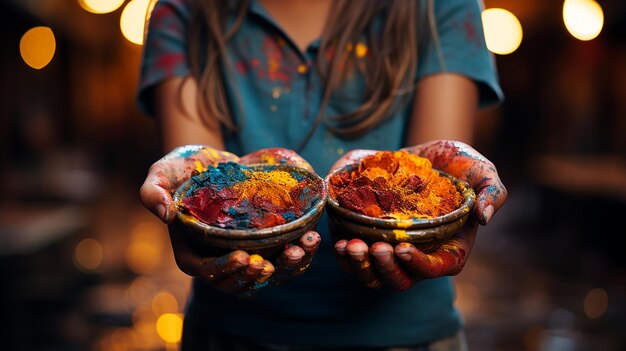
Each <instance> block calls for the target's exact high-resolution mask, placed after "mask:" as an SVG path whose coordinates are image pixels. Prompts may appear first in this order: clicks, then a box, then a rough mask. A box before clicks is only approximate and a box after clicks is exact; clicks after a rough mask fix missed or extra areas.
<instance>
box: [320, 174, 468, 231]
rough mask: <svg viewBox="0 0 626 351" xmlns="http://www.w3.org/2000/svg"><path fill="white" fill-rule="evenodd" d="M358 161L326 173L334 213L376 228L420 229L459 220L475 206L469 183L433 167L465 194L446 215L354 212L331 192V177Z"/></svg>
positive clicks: (330, 207) (328, 203) (330, 202)
mask: <svg viewBox="0 0 626 351" xmlns="http://www.w3.org/2000/svg"><path fill="white" fill-rule="evenodd" d="M358 165H359V164H358V163H351V164H347V165H344V166H342V167H339V168H337V169H334V170H332V171H331V172H329V173H328V175H326V177H325V178H324V183H326V184H327V186H328V188H329V189H328V199H327V201H326V202H327V205H328V208H329V209H331V212H333V214H334V215H336V216H337V215H338V216H341V217H344V218H348V219H349V220H351V221H353V222H356V223H359V224H362V225H364V226H369V227H375V228H387V229H407V230H410V229H419V228H429V227H434V226H438V225H442V224H447V223H450V222H454V221H457V220H459V219H461V218H463V217H464V216H466V215H467V214H468V213H469V212H470V211H471V210H472V208H473V207H474V204H475V202H476V193H475V192H474V190H473V189H472V187H471V186H470V185H469V183H468V182H467V181H465V180H462V179H460V178H457V177H454V176H452V175H450V174H449V173H447V172H444V171H442V170H439V169H436V168H433V169H434V170H435V171H437V172H438V173H439V174H440V175H442V176H444V177H446V178H448V179H450V180H451V181H452V183H453V184H454V185H455V186H456V188H457V190H458V191H459V192H460V193H461V195H462V196H463V202H462V203H461V205H460V206H459V207H458V208H457V209H455V210H453V211H451V212H449V213H446V214H445V215H442V216H439V217H434V218H407V219H386V218H378V217H370V216H366V215H363V214H360V213H358V212H354V211H352V210H349V209H347V208H344V207H341V206H340V205H339V203H338V202H337V201H336V200H335V199H334V198H333V197H332V196H331V194H330V185H328V184H330V182H329V181H330V178H331V177H332V176H334V175H336V174H338V173H340V172H342V171H345V170H346V169H347V168H352V167H358Z"/></svg>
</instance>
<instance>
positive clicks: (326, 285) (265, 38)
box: [137, 0, 502, 346]
mask: <svg viewBox="0 0 626 351" xmlns="http://www.w3.org/2000/svg"><path fill="white" fill-rule="evenodd" d="M190 3H191V0H159V1H158V2H157V4H156V5H155V7H154V10H153V12H152V16H151V19H150V24H149V31H148V35H147V38H146V42H145V45H144V53H143V61H142V66H141V79H140V83H139V87H138V95H137V97H138V105H139V107H140V108H141V109H142V111H144V112H145V113H146V114H148V115H151V114H152V110H151V109H150V98H151V97H150V95H151V88H152V87H153V86H154V85H155V84H157V83H159V82H161V81H163V80H164V79H167V78H171V77H175V76H185V75H188V74H189V72H190V68H189V63H188V62H189V57H188V53H187V50H186V47H187V42H186V40H187V35H186V31H187V26H188V22H189V15H190ZM481 9H482V7H481V3H480V2H479V1H476V0H446V1H438V2H435V18H436V25H437V34H438V38H439V42H440V46H439V49H440V51H439V53H440V54H438V50H437V49H436V46H435V45H434V44H433V42H432V41H429V42H428V45H424V46H423V47H420V48H421V50H420V55H419V59H418V70H417V74H416V77H414V78H415V81H417V80H419V79H421V78H423V77H426V76H428V75H432V74H437V73H440V72H444V71H445V72H450V73H456V74H461V75H464V76H466V77H468V78H470V79H472V80H473V81H475V82H476V83H477V86H478V87H479V96H480V105H481V106H487V105H490V104H494V103H498V102H499V101H501V100H502V92H501V90H500V87H499V85H498V77H497V74H496V70H495V64H494V60H493V57H492V56H491V55H490V54H489V52H488V51H487V49H486V46H485V41H484V35H483V30H482V25H481V18H480V11H481ZM420 18H421V19H422V20H425V17H424V15H422V16H421V17H420ZM318 50H319V40H317V41H314V42H313V43H311V45H309V46H308V47H307V48H306V50H305V51H301V50H300V49H298V47H297V46H296V45H295V44H294V43H293V41H292V40H291V39H290V38H289V37H288V35H287V34H286V33H285V32H284V31H283V30H282V29H281V27H280V25H279V24H278V23H277V22H276V21H275V20H274V19H273V18H272V17H271V15H270V14H269V13H268V12H267V11H266V10H265V9H264V8H263V7H262V5H261V4H260V2H258V1H254V0H253V1H252V2H251V6H250V8H249V11H248V14H247V15H246V17H245V19H244V20H243V22H242V24H241V26H240V27H239V29H238V30H237V32H236V34H235V35H234V36H233V38H232V39H231V41H229V43H228V46H227V55H228V59H229V62H230V64H231V70H230V71H231V73H232V75H233V77H232V78H233V81H232V82H227V84H226V90H227V94H228V96H229V98H230V103H231V106H233V108H232V110H233V114H234V116H233V117H234V119H235V120H236V121H237V123H238V124H239V126H240V131H239V132H238V133H236V134H226V136H225V145H226V148H227V150H228V151H231V152H233V153H235V154H238V155H240V156H243V155H245V154H247V153H250V152H253V151H256V150H258V149H261V148H267V147H283V148H288V149H294V150H295V149H298V147H299V146H300V144H301V142H302V140H303V139H304V137H305V136H306V135H307V133H308V132H309V130H311V128H312V125H313V120H314V119H315V116H316V115H317V112H318V111H319V109H320V105H321V102H322V96H323V82H322V78H321V77H320V75H319V73H318V72H317V70H316V69H314V67H315V64H316V59H317V57H318ZM346 50H356V52H355V53H356V55H357V58H358V59H359V60H367V55H368V50H369V48H368V46H367V44H366V41H361V42H356V43H353V44H352V45H351V47H349V48H346ZM364 62H365V61H364ZM364 91H365V87H364V83H363V79H362V77H360V75H358V74H354V75H352V76H349V77H348V78H347V80H346V81H345V82H344V83H343V86H342V87H341V89H340V90H339V91H338V92H337V93H336V94H334V95H333V96H332V97H331V99H330V101H329V104H328V106H327V107H326V110H325V111H324V114H325V115H327V116H333V115H337V114H341V113H345V112H349V111H351V110H353V109H355V108H356V107H358V106H359V105H360V104H361V103H362V102H363V99H364ZM411 101H412V100H411V99H410V100H409V101H408V102H407V104H406V105H405V106H403V107H402V108H400V109H398V110H397V111H396V112H395V114H394V115H393V116H391V117H390V118H388V119H387V120H385V121H384V122H382V123H380V124H379V125H378V126H376V128H374V129H373V130H371V131H369V132H367V133H366V134H365V135H363V136H361V137H358V138H352V139H345V138H341V137H338V136H337V135H335V134H333V133H332V132H331V131H330V130H329V129H328V128H326V126H325V125H324V124H321V125H320V126H319V127H318V128H317V129H315V132H314V134H313V135H312V137H311V139H310V140H309V142H308V143H307V144H306V146H305V147H304V148H303V149H302V150H301V151H300V155H301V156H302V157H304V159H306V160H307V161H308V162H309V163H310V164H311V165H312V166H313V167H314V169H315V170H316V171H317V173H318V174H320V175H321V176H324V175H325V174H326V173H327V172H328V170H329V169H330V167H331V165H332V164H333V163H334V162H335V161H336V160H337V159H338V158H339V157H340V156H341V155H343V154H344V153H345V152H347V151H349V150H352V149H373V150H396V149H399V148H401V147H404V146H406V145H404V143H403V139H404V136H405V129H406V124H407V121H408V117H409V110H410V105H411ZM239 102H241V104H239ZM237 106H240V107H237ZM327 225H328V224H327V218H326V215H324V216H323V217H322V219H321V220H320V222H319V223H318V226H317V231H318V232H319V233H320V234H321V235H322V244H321V246H320V249H319V250H318V253H317V254H316V256H315V257H314V260H313V263H312V264H311V266H310V267H309V269H308V270H307V271H306V273H305V274H304V275H302V276H299V277H296V278H293V279H291V280H289V281H288V282H286V283H284V284H282V285H279V286H270V287H267V288H265V289H264V290H263V291H262V292H261V293H260V294H259V296H258V297H257V298H256V299H255V300H253V301H241V300H238V299H236V298H233V297H229V296H224V295H222V294H219V293H216V292H214V291H212V290H211V289H209V288H207V287H206V286H204V285H202V284H201V283H199V282H197V281H196V282H194V290H193V293H192V296H191V299H190V304H189V305H188V308H187V311H186V315H187V317H188V320H189V321H190V323H202V324H203V325H206V326H207V327H210V328H214V329H217V330H220V331H223V332H228V333H231V334H234V335H242V336H245V337H247V338H253V339H255V340H258V341H262V342H266V343H268V344H274V345H294V346H298V345H300V346H302V345H331V346H345V345H368V346H389V345H409V344H417V343H423V342H428V341H432V340H435V339H438V338H441V337H445V336H449V335H453V334H454V333H455V332H456V331H457V330H458V329H459V328H460V326H461V318H460V316H459V314H458V311H457V310H456V309H455V308H454V291H453V287H452V284H451V279H450V278H440V279H434V280H426V281H423V282H421V283H418V284H416V285H415V286H414V287H412V288H411V289H409V290H408V291H404V292H395V291H390V290H387V289H382V290H377V291H373V290H369V289H367V288H365V287H363V286H362V285H361V284H360V283H358V282H357V281H356V279H355V278H354V277H352V276H349V275H346V274H345V273H344V272H342V271H341V270H340V269H339V267H338V266H337V264H336V263H335V261H334V257H333V243H332V241H331V239H330V237H329V235H328V229H327Z"/></svg>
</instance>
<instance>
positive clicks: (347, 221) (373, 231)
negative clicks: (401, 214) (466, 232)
mask: <svg viewBox="0 0 626 351" xmlns="http://www.w3.org/2000/svg"><path fill="white" fill-rule="evenodd" d="M354 167H358V165H347V166H344V167H342V168H339V169H336V170H334V171H332V172H331V173H329V174H328V175H327V176H326V178H325V182H326V185H327V187H330V185H329V184H330V183H329V180H330V178H331V177H332V176H333V175H337V174H341V172H347V171H349V170H350V169H354ZM438 172H439V174H441V175H442V176H444V177H447V178H449V179H450V180H451V181H452V183H453V184H454V185H455V186H456V188H457V190H458V191H459V192H460V193H461V195H462V196H463V202H462V203H461V205H460V206H459V207H458V208H457V209H455V210H454V211H452V212H449V213H447V214H445V215H442V216H439V217H434V218H410V219H384V218H377V217H369V216H366V215H363V214H361V213H358V212H354V211H352V210H350V209H347V208H344V207H341V206H340V205H339V203H338V202H337V200H336V199H334V198H333V196H332V195H329V196H328V201H327V206H326V209H327V213H328V217H329V221H328V222H329V226H330V229H331V233H332V234H333V236H334V237H335V239H354V238H358V239H361V240H363V241H365V242H366V243H368V244H372V243H374V242H377V241H384V242H388V243H391V244H397V243H400V242H409V243H411V244H413V245H415V246H416V247H417V248H419V249H421V250H422V251H424V252H432V251H434V250H436V249H437V248H438V247H439V246H441V244H442V243H444V242H445V241H447V240H448V239H450V238H451V237H452V235H453V234H454V233H455V232H456V231H457V230H458V229H459V228H461V226H463V224H464V223H465V222H466V221H467V219H468V217H469V214H470V211H471V210H472V208H473V207H474V203H475V201H476V195H475V193H474V191H473V190H472V188H471V187H470V186H469V184H468V183H467V182H465V181H463V180H461V179H458V178H456V177H453V176H451V175H449V174H447V173H445V172H442V171H439V170H438ZM331 193H332V192H331Z"/></svg>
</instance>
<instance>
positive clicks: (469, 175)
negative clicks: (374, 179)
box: [331, 140, 508, 290]
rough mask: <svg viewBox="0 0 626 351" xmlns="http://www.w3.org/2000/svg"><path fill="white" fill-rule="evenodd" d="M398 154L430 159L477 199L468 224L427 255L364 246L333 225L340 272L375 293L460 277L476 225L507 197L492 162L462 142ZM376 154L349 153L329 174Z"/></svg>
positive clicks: (403, 247) (407, 248) (402, 247)
mask: <svg viewBox="0 0 626 351" xmlns="http://www.w3.org/2000/svg"><path fill="white" fill-rule="evenodd" d="M402 150H404V151H407V152H410V153H413V154H416V155H418V156H421V157H425V158H428V159H429V160H430V161H431V163H432V164H433V168H436V169H439V170H442V171H445V172H447V173H449V174H451V175H453V176H455V177H457V178H460V179H463V180H465V181H467V182H468V183H469V184H470V185H471V186H472V188H473V189H474V191H475V192H476V194H477V196H476V198H477V201H476V205H475V206H474V209H473V212H472V215H470V217H469V218H468V220H467V221H466V223H465V224H464V225H463V226H462V227H461V228H460V229H459V230H458V231H457V232H456V233H454V235H453V237H452V238H451V239H450V240H448V241H446V242H445V243H443V244H442V245H441V246H440V247H439V248H437V249H436V250H435V251H433V252H429V253H426V252H423V251H421V250H420V249H418V248H416V247H415V246H413V245H412V244H410V243H406V242H403V243H398V244H395V245H392V244H390V243H387V242H375V243H371V245H368V244H367V243H366V242H364V241H362V240H360V239H351V240H349V239H343V238H342V236H343V235H342V233H338V232H337V231H338V230H339V229H338V228H336V227H334V226H333V225H332V223H331V235H332V236H333V237H334V238H335V239H336V242H335V257H336V259H337V262H338V263H339V265H340V266H341V268H342V269H343V270H344V271H346V272H350V273H354V274H355V275H356V276H357V278H358V279H359V281H361V282H362V283H363V284H364V285H365V286H367V287H370V288H374V289H376V288H380V287H382V286H389V287H391V288H394V289H396V290H406V289H408V288H410V287H411V286H413V285H414V284H415V283H417V282H419V281H422V280H424V279H432V278H438V277H442V276H453V275H456V274H458V273H460V272H461V271H462V270H463V268H464V267H465V264H466V262H467V260H468V258H469V255H470V253H471V251H472V248H473V246H474V240H475V238H476V233H477V231H478V225H479V224H482V225H486V224H487V222H488V221H489V220H490V219H491V217H492V216H493V214H494V213H496V212H497V211H498V210H499V209H500V208H501V207H502V205H503V204H504V203H505V201H506V198H507V195H508V193H507V190H506V188H505V186H504V185H503V183H502V181H501V180H500V178H499V176H498V172H497V170H496V167H495V166H494V164H493V163H492V162H491V161H489V160H488V159H486V158H485V157H484V156H483V155H481V154H480V153H479V152H478V151H476V150H475V149H473V148H472V147H470V146H469V145H467V144H465V143H462V142H457V141H450V140H440V141H433V142H429V143H424V144H420V145H417V146H413V147H407V148H404V149H402ZM376 152H379V151H378V150H363V149H357V150H352V151H350V152H348V153H346V154H345V155H344V156H343V157H342V158H340V159H339V160H337V162H335V164H334V165H333V167H332V168H331V172H332V170H335V169H337V168H339V167H342V166H344V165H347V164H354V163H358V162H359V161H360V160H361V159H363V158H364V157H366V156H369V155H372V154H375V153H376Z"/></svg>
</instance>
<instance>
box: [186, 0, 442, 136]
mask: <svg viewBox="0 0 626 351" xmlns="http://www.w3.org/2000/svg"><path fill="white" fill-rule="evenodd" d="M194 3H195V5H194V7H193V10H192V17H191V22H190V28H189V30H190V32H189V35H190V36H189V38H190V40H189V53H190V65H191V75H192V77H194V78H195V79H196V80H197V83H198V95H199V96H198V97H199V98H198V99H197V101H198V109H199V112H200V115H201V116H202V120H203V123H205V124H206V125H207V126H211V127H215V126H217V124H216V123H217V122H218V121H219V123H221V124H223V125H224V126H226V127H227V128H228V129H230V130H233V131H235V130H237V124H236V123H235V121H234V120H233V118H232V116H231V115H232V109H233V108H240V106H229V104H228V101H227V98H228V96H227V93H226V89H225V81H226V80H227V79H228V80H229V79H231V77H232V75H231V73H230V63H229V61H228V57H227V55H226V44H227V43H228V41H229V40H230V39H231V38H232V36H233V34H234V33H235V32H236V31H237V29H238V27H239V25H240V24H241V22H242V21H243V19H244V17H245V16H246V13H247V10H248V6H249V0H240V1H238V2H237V3H236V4H233V3H232V2H229V1H223V0H202V1H195V2H194ZM428 3H429V9H430V8H431V7H432V1H428ZM419 4H420V1H417V0H386V1H380V0H359V1H350V0H337V1H335V2H334V5H333V6H335V8H334V9H333V10H332V11H330V13H329V18H328V20H327V22H326V26H325V28H324V31H323V33H322V38H321V43H320V48H319V51H318V57H317V69H318V71H319V73H320V75H321V77H322V79H323V81H324V83H325V88H324V95H323V99H322V105H321V107H320V111H319V113H318V115H317V117H316V118H315V123H314V126H313V128H312V129H311V130H310V131H309V135H308V136H307V137H306V140H304V141H303V145H304V144H305V143H306V142H307V141H308V139H309V138H310V137H311V135H312V134H313V132H314V130H315V128H316V127H317V126H318V125H319V123H320V122H324V123H325V124H326V126H327V127H328V128H329V129H330V130H331V131H332V132H333V133H335V134H337V135H339V136H342V137H356V136H359V135H362V134H363V133H365V132H367V131H368V130H370V129H372V128H373V127H375V126H376V125H377V124H378V123H380V122H381V121H383V120H384V119H385V118H386V117H387V116H389V115H390V114H391V113H392V112H393V111H394V109H396V108H398V107H400V106H402V105H403V103H402V104H399V103H398V97H401V98H402V100H401V101H403V102H405V101H406V100H407V99H408V97H410V94H411V93H412V92H413V91H414V86H413V85H414V77H415V73H416V70H417V51H418V28H419V23H418V18H419V17H420V16H419ZM231 14H234V15H235V21H234V25H232V26H231V27H230V29H229V30H228V31H226V21H227V18H229V15H231ZM346 14H350V15H346ZM427 15H428V17H429V19H430V17H431V16H430V13H427ZM379 18H380V20H381V22H380V23H376V26H377V27H376V28H375V27H374V26H375V22H376V21H378V20H379ZM432 27H433V26H431V30H432ZM363 35H365V40H366V45H367V47H368V58H367V60H368V61H367V67H364V66H362V65H358V64H356V63H357V56H356V55H357V53H356V50H334V55H333V57H332V58H331V59H330V60H327V59H326V58H325V57H324V56H323V55H324V53H326V52H327V50H328V49H336V48H346V47H349V46H350V45H353V44H355V43H357V42H358V41H359V40H360V39H361V38H363ZM422 38H424V37H422V36H420V40H421V39H422ZM201 43H204V45H203V46H201ZM341 66H343V67H351V68H356V69H358V70H359V71H360V73H361V74H362V75H363V77H364V79H365V83H366V87H365V94H366V98H365V102H363V103H362V104H361V105H360V106H359V107H358V108H356V109H355V110H353V111H350V112H348V113H345V114H342V115H338V116H324V114H323V111H324V109H325V106H326V105H327V104H328V102H329V99H330V97H331V96H332V93H333V92H334V91H335V90H336V89H337V88H338V87H339V86H340V84H341V83H342V81H343V79H344V78H345V70H342V69H340V67H341ZM237 98H238V97H237ZM238 104H239V105H241V101H239V102H238ZM216 119H217V120H216Z"/></svg>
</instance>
